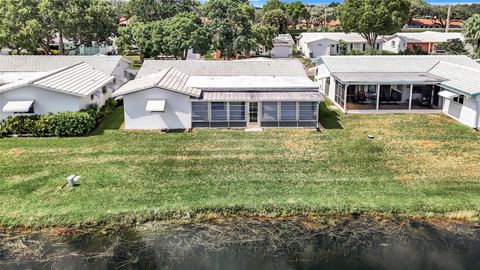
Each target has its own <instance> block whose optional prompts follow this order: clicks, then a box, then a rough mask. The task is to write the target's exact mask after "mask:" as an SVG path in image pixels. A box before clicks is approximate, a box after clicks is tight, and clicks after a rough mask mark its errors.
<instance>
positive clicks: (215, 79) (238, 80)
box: [186, 76, 318, 90]
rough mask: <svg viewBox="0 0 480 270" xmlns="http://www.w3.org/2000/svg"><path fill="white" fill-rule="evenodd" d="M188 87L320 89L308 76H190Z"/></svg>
mask: <svg viewBox="0 0 480 270" xmlns="http://www.w3.org/2000/svg"><path fill="white" fill-rule="evenodd" d="M186 85H187V86H190V87H196V88H201V89H203V90H206V89H285V90H288V89H305V88H308V89H318V85H316V84H315V83H314V82H313V81H312V80H310V79H309V78H308V77H307V76H232V77H225V76H190V78H189V79H188V81H187V84H186Z"/></svg>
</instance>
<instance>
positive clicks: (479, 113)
mask: <svg viewBox="0 0 480 270" xmlns="http://www.w3.org/2000/svg"><path fill="white" fill-rule="evenodd" d="M475 100H476V101H477V109H476V112H477V116H476V117H475V124H474V126H473V128H475V129H477V130H478V129H480V126H479V122H480V96H475Z"/></svg>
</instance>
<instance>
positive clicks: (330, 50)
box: [299, 39, 384, 58]
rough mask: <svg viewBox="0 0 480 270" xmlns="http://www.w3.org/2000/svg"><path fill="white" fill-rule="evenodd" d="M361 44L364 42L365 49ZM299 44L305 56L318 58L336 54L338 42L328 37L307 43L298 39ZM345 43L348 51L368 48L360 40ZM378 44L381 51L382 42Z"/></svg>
mask: <svg viewBox="0 0 480 270" xmlns="http://www.w3.org/2000/svg"><path fill="white" fill-rule="evenodd" d="M363 44H365V50H364V49H363ZM299 45H300V48H301V50H302V53H303V55H304V56H305V57H306V58H318V57H321V56H328V55H337V46H338V42H336V41H332V40H329V39H322V40H318V41H315V42H310V43H308V44H307V43H302V42H301V41H300V43H299ZM346 45H347V50H348V51H351V50H352V49H353V50H356V51H359V52H364V51H366V50H368V49H369V48H370V46H369V45H368V44H366V42H364V43H362V42H355V43H348V42H347V43H346ZM378 45H379V50H380V51H382V50H383V45H384V44H382V43H378ZM332 46H333V47H332ZM352 47H353V48H352ZM310 53H312V55H311V57H310Z"/></svg>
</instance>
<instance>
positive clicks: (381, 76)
mask: <svg viewBox="0 0 480 270" xmlns="http://www.w3.org/2000/svg"><path fill="white" fill-rule="evenodd" d="M332 75H333V77H334V78H335V81H336V85H335V102H336V103H337V104H338V105H340V107H341V108H342V109H343V110H344V111H345V112H347V111H348V112H355V111H362V112H363V111H412V110H415V111H417V110H440V109H441V106H442V102H441V97H440V96H439V95H438V93H439V92H440V87H439V86H437V84H438V83H440V82H442V81H443V79H442V78H440V77H437V76H434V75H432V74H428V73H368V72H365V73H346V72H345V73H333V74H332Z"/></svg>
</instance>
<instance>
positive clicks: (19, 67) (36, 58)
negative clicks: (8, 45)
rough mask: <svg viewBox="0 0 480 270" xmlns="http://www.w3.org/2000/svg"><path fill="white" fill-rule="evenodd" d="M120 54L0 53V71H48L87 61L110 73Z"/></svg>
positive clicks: (118, 61)
mask: <svg viewBox="0 0 480 270" xmlns="http://www.w3.org/2000/svg"><path fill="white" fill-rule="evenodd" d="M121 61H128V60H126V59H124V58H123V57H122V56H59V55H56V56H52V55H0V72H49V71H52V70H55V69H59V68H64V67H68V66H72V65H76V64H79V63H87V64H89V65H90V66H92V67H94V68H95V69H98V70H100V71H102V72H104V73H106V74H109V75H111V74H112V73H113V72H114V70H115V69H116V68H117V66H118V65H119V63H120V62H121Z"/></svg>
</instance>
